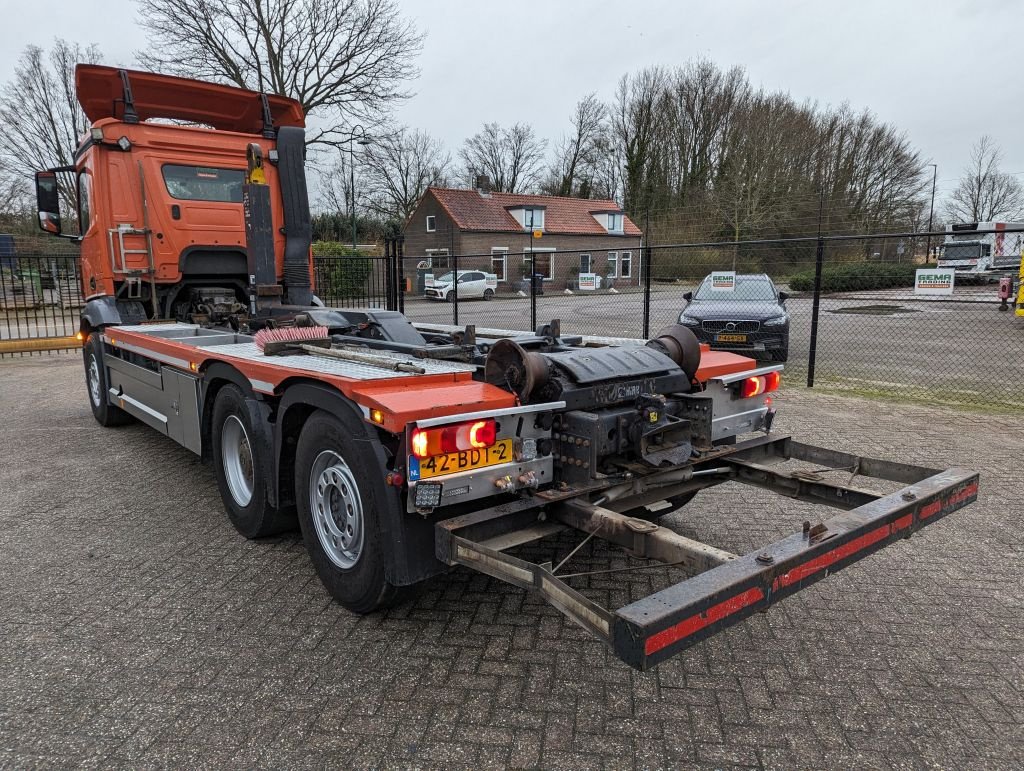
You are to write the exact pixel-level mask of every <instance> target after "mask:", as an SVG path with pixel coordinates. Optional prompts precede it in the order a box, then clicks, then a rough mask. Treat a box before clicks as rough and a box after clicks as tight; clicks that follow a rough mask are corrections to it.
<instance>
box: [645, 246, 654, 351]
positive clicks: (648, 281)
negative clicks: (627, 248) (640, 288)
mask: <svg viewBox="0 0 1024 771" xmlns="http://www.w3.org/2000/svg"><path fill="white" fill-rule="evenodd" d="M653 254H654V252H653V251H652V250H651V245H650V244H647V245H645V246H644V249H643V261H644V265H643V268H644V335H643V337H644V340H647V339H649V338H650V336H651V268H652V266H651V256H652V255H653Z"/></svg>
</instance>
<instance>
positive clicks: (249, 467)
mask: <svg viewBox="0 0 1024 771" xmlns="http://www.w3.org/2000/svg"><path fill="white" fill-rule="evenodd" d="M220 444H221V461H222V463H223V466H224V479H225V481H226V482H227V484H228V491H229V492H230V493H231V497H232V498H233V499H234V501H235V503H237V504H238V505H239V506H242V507H245V506H248V505H249V503H250V502H251V501H252V491H253V484H254V481H255V474H254V469H253V457H252V445H250V444H249V435H248V434H247V433H246V432H245V426H243V425H242V421H241V420H239V419H238V416H237V415H229V416H228V418H227V420H225V421H224V427H223V429H222V431H221V440H220Z"/></svg>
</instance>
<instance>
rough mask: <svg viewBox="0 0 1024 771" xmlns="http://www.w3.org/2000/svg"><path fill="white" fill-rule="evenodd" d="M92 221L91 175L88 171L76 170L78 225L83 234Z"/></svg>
mask: <svg viewBox="0 0 1024 771" xmlns="http://www.w3.org/2000/svg"><path fill="white" fill-rule="evenodd" d="M91 222H92V177H91V176H89V172H87V171H80V172H78V225H79V231H78V232H79V233H81V234H82V235H83V236H84V235H85V234H86V233H87V232H88V231H89V223H91Z"/></svg>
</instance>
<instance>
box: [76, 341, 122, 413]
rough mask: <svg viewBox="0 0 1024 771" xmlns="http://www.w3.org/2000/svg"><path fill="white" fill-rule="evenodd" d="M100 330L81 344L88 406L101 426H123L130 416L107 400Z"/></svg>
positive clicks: (108, 387) (107, 388) (105, 373)
mask: <svg viewBox="0 0 1024 771" xmlns="http://www.w3.org/2000/svg"><path fill="white" fill-rule="evenodd" d="M100 335H101V333H100V332H98V331H97V332H95V333H93V334H91V335H89V339H88V340H87V341H86V343H85V345H84V346H82V359H83V361H84V363H85V388H86V390H87V391H88V392H89V406H90V407H92V415H93V417H94V418H96V422H97V423H99V424H100V425H101V426H104V427H109V426H123V425H125V424H127V423H131V421H132V416H131V415H129V414H128V413H127V412H125V411H124V410H122V409H121V408H120V407H115V406H114V405H112V404H110V403H109V402H108V400H107V391H109V390H110V386H109V385H108V384H107V372H106V369H105V368H104V366H103V342H102V340H100Z"/></svg>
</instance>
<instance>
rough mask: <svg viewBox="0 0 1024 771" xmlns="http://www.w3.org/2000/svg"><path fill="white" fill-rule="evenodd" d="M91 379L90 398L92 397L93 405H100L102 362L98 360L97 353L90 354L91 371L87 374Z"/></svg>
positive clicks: (89, 379)
mask: <svg viewBox="0 0 1024 771" xmlns="http://www.w3.org/2000/svg"><path fill="white" fill-rule="evenodd" d="M87 379H88V381H89V398H90V399H92V403H93V406H95V407H99V406H100V363H99V362H98V361H96V354H95V353H90V354H89V372H88V374H87Z"/></svg>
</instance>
